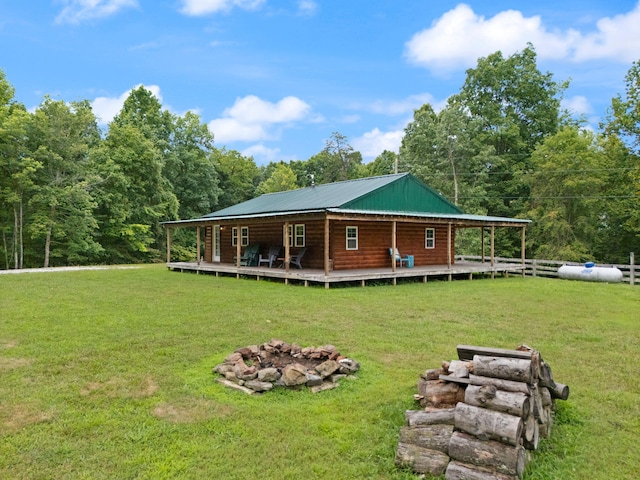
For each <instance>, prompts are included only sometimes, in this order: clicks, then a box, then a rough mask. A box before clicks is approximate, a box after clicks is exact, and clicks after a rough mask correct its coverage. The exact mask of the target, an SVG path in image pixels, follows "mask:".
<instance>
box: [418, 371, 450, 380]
mask: <svg viewBox="0 0 640 480" xmlns="http://www.w3.org/2000/svg"><path fill="white" fill-rule="evenodd" d="M446 373H447V371H445V370H444V369H442V368H431V369H429V370H425V372H424V373H421V374H420V378H422V379H423V380H438V377H439V376H440V375H445V374H446Z"/></svg>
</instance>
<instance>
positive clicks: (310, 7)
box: [298, 0, 318, 16]
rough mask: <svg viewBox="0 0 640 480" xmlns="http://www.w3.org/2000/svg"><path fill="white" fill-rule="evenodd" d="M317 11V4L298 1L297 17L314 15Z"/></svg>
mask: <svg viewBox="0 0 640 480" xmlns="http://www.w3.org/2000/svg"><path fill="white" fill-rule="evenodd" d="M317 10H318V4H317V3H316V2H314V1H313V0H299V1H298V15H305V16H310V15H314V14H315V13H316V11H317Z"/></svg>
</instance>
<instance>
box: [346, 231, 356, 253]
mask: <svg viewBox="0 0 640 480" xmlns="http://www.w3.org/2000/svg"><path fill="white" fill-rule="evenodd" d="M350 230H351V232H352V233H353V234H355V236H349V231H350ZM350 240H352V241H355V246H353V247H350V246H349V241H350ZM358 243H359V242H358V227H357V226H355V225H349V226H347V227H346V228H345V248H346V249H347V250H358Z"/></svg>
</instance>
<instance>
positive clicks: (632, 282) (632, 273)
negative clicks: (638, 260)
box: [629, 252, 636, 285]
mask: <svg viewBox="0 0 640 480" xmlns="http://www.w3.org/2000/svg"><path fill="white" fill-rule="evenodd" d="M635 277H636V267H635V254H634V253H633V252H631V254H629V285H635V283H636V279H635Z"/></svg>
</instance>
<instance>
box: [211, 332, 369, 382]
mask: <svg viewBox="0 0 640 480" xmlns="http://www.w3.org/2000/svg"><path fill="white" fill-rule="evenodd" d="M359 369H360V364H359V363H358V362H356V361H355V360H353V359H352V358H347V357H345V356H343V355H341V354H340V352H338V350H337V349H336V347H334V346H333V345H323V346H321V347H305V348H302V347H300V345H297V344H295V343H293V344H289V343H287V342H284V341H282V340H276V339H273V340H271V341H269V342H267V343H263V344H262V345H249V346H247V347H243V348H239V349H237V350H236V351H235V352H233V353H231V354H230V355H228V356H227V357H226V358H225V359H224V361H223V362H222V363H220V364H218V365H216V366H215V367H214V368H213V373H214V374H217V375H220V377H218V378H217V381H218V382H220V383H222V384H224V385H227V386H229V387H232V388H236V389H239V390H242V391H244V392H246V393H249V394H253V393H262V392H267V391H269V390H271V389H273V388H274V387H281V386H282V387H289V388H301V387H303V386H307V387H310V388H311V391H312V392H314V393H317V392H321V391H324V390H329V389H332V388H335V387H337V386H338V382H339V380H341V379H343V378H346V377H351V378H355V376H354V374H355V373H356V372H357V371H358V370H359Z"/></svg>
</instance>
